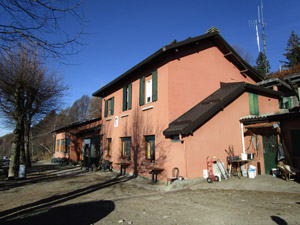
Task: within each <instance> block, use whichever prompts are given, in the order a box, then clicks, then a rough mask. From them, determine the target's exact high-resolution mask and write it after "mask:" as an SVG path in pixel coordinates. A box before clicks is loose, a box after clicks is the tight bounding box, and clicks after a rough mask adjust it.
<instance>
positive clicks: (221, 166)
mask: <svg viewBox="0 0 300 225" xmlns="http://www.w3.org/2000/svg"><path fill="white" fill-rule="evenodd" d="M216 162H217V166H218V168H219V170H220V172H221V173H222V175H223V177H224V178H225V180H227V177H228V178H230V174H229V173H228V172H227V170H226V169H225V167H224V165H223V163H222V162H221V160H220V159H217V160H216ZM226 175H227V176H226Z"/></svg>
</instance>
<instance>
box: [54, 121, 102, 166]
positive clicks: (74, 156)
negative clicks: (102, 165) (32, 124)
mask: <svg viewBox="0 0 300 225" xmlns="http://www.w3.org/2000/svg"><path fill="white" fill-rule="evenodd" d="M100 129H101V117H99V118H93V119H87V120H84V121H79V122H74V123H71V124H68V125H66V126H64V127H60V128H58V129H56V130H54V131H53V132H55V134H56V138H55V139H56V141H55V153H54V154H53V158H67V159H69V160H70V161H72V162H78V161H80V160H83V159H84V156H83V153H84V151H83V149H86V151H85V154H87V156H88V157H92V158H99V155H100V141H101V138H100ZM98 161H99V160H98Z"/></svg>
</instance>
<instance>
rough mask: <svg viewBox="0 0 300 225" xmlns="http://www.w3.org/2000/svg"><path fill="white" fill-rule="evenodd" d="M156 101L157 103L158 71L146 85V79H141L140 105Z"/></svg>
mask: <svg viewBox="0 0 300 225" xmlns="http://www.w3.org/2000/svg"><path fill="white" fill-rule="evenodd" d="M145 89H146V90H145ZM145 95H146V96H145ZM145 100H146V101H145ZM154 101H157V71H153V72H152V79H150V80H147V82H146V83H145V77H142V78H141V79H140V101H139V102H140V105H144V104H145V102H146V103H150V102H154Z"/></svg>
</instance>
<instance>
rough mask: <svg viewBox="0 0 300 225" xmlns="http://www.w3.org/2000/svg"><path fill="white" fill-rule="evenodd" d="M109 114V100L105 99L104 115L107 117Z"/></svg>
mask: <svg viewBox="0 0 300 225" xmlns="http://www.w3.org/2000/svg"><path fill="white" fill-rule="evenodd" d="M107 114H108V101H107V100H105V109H104V117H107Z"/></svg>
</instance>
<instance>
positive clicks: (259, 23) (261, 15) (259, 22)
mask: <svg viewBox="0 0 300 225" xmlns="http://www.w3.org/2000/svg"><path fill="white" fill-rule="evenodd" d="M263 9H264V6H263V0H261V2H260V8H259V6H258V13H257V15H258V19H257V20H254V21H249V25H250V26H255V28H256V38H257V47H258V52H260V45H259V40H260V36H259V33H258V32H259V29H261V31H262V40H263V46H264V55H265V57H267V51H266V37H265V26H267V24H266V22H265V20H264V13H263ZM265 68H266V73H265V75H267V62H265Z"/></svg>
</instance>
